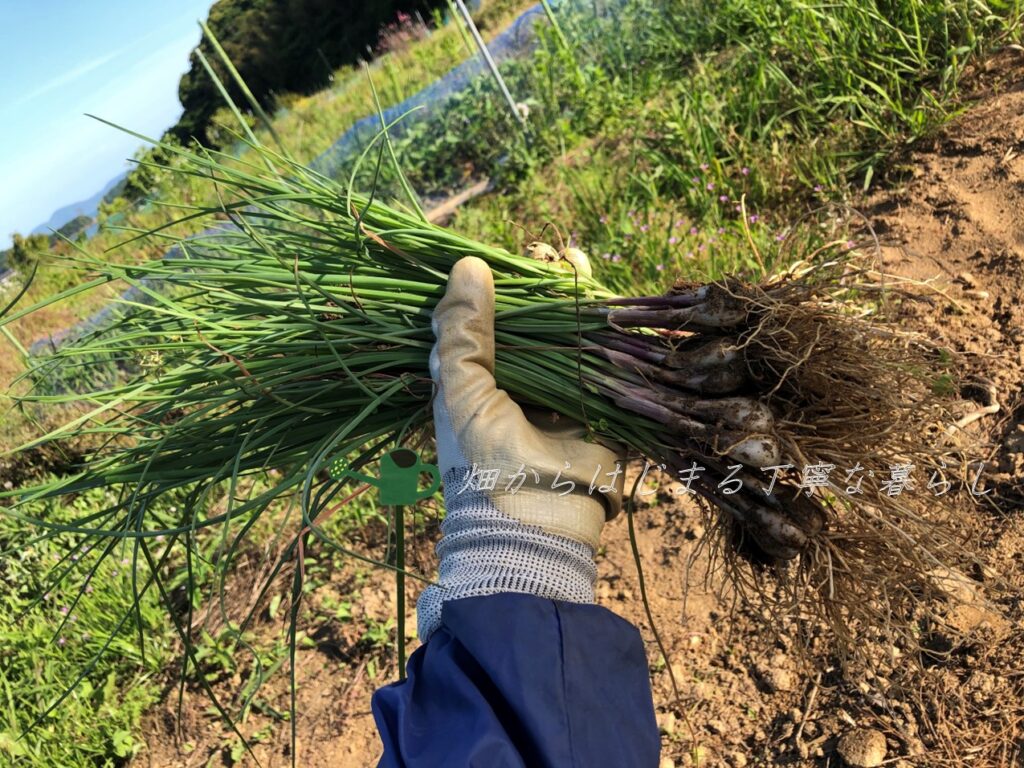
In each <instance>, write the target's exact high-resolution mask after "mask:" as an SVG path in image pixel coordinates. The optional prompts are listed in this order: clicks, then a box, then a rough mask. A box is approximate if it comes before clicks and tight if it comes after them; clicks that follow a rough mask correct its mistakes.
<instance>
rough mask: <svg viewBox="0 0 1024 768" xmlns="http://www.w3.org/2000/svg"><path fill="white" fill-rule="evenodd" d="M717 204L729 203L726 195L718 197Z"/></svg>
mask: <svg viewBox="0 0 1024 768" xmlns="http://www.w3.org/2000/svg"><path fill="white" fill-rule="evenodd" d="M718 202H720V203H728V202H729V196H728V195H719V196H718Z"/></svg>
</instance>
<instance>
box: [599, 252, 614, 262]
mask: <svg viewBox="0 0 1024 768" xmlns="http://www.w3.org/2000/svg"><path fill="white" fill-rule="evenodd" d="M611 257H612V255H611V254H610V253H602V254H601V258H602V259H604V260H605V261H608V259H610V258H611Z"/></svg>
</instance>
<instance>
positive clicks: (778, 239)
mask: <svg viewBox="0 0 1024 768" xmlns="http://www.w3.org/2000/svg"><path fill="white" fill-rule="evenodd" d="M785 239H786V233H785V232H779V234H777V235H776V236H775V241H776V242H778V243H781V242H782V241H783V240H785Z"/></svg>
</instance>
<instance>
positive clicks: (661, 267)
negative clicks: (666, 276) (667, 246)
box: [654, 264, 665, 272]
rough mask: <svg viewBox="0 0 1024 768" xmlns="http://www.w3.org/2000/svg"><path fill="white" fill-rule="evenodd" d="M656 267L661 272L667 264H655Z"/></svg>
mask: <svg viewBox="0 0 1024 768" xmlns="http://www.w3.org/2000/svg"><path fill="white" fill-rule="evenodd" d="M654 268H655V269H656V270H658V271H659V272H661V271H662V270H663V269H665V265H664V264H655V265H654Z"/></svg>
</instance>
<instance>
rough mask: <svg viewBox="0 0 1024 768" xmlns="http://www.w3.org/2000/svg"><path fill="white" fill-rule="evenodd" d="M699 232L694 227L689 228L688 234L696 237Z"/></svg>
mask: <svg viewBox="0 0 1024 768" xmlns="http://www.w3.org/2000/svg"><path fill="white" fill-rule="evenodd" d="M698 231H699V230H698V229H697V228H696V227H690V234H691V235H696V234H697V232H698Z"/></svg>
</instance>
